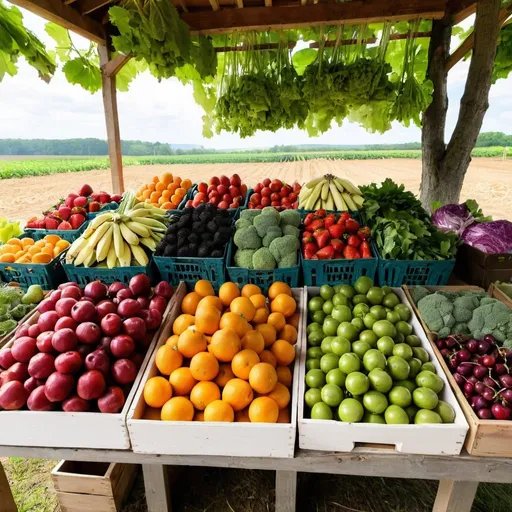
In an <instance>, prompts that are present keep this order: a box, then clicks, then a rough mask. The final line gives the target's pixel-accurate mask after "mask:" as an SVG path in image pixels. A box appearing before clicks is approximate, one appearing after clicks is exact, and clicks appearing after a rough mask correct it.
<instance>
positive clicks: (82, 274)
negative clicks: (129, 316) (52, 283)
mask: <svg viewBox="0 0 512 512" xmlns="http://www.w3.org/2000/svg"><path fill="white" fill-rule="evenodd" d="M62 266H63V268H64V272H65V273H66V276H67V280H68V281H73V282H75V283H78V284H79V285H80V286H85V285H86V284H87V283H90V282H91V281H96V280H99V281H102V282H104V283H105V284H111V283H113V282H114V281H121V282H122V283H125V284H128V283H129V282H130V279H131V278H132V277H134V276H136V275H138V274H146V275H148V276H149V277H150V278H151V281H152V282H155V277H156V274H155V271H154V270H153V268H152V264H151V262H149V264H148V265H146V266H145V267H144V266H134V267H119V268H102V267H75V266H74V265H73V264H69V263H63V265H62Z"/></svg>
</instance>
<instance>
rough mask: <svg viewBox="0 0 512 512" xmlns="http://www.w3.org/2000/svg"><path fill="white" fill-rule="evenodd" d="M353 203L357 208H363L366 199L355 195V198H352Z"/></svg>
mask: <svg viewBox="0 0 512 512" xmlns="http://www.w3.org/2000/svg"><path fill="white" fill-rule="evenodd" d="M352 201H354V203H355V204H356V205H357V206H359V207H362V206H363V203H364V197H362V196H359V195H354V196H352Z"/></svg>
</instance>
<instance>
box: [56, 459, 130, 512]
mask: <svg viewBox="0 0 512 512" xmlns="http://www.w3.org/2000/svg"><path fill="white" fill-rule="evenodd" d="M137 470H138V466H136V465H135V464H118V463H108V462H106V463H103V462H77V461H67V460H61V461H60V462H59V463H58V464H57V465H56V466H55V467H54V468H53V470H52V480H53V486H54V487H55V490H56V491H57V499H58V500H59V504H60V508H61V510H62V512H89V511H91V510H94V511H95V512H118V511H119V510H121V505H122V504H123V501H124V500H125V498H126V497H127V496H128V494H129V493H130V491H131V489H132V485H133V482H134V481H135V477H136V476H137Z"/></svg>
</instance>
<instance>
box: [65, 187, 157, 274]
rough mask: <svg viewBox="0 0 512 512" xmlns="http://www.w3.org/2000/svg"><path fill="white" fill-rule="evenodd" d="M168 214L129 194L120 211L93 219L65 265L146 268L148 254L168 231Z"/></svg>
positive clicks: (110, 212) (68, 254)
mask: <svg viewBox="0 0 512 512" xmlns="http://www.w3.org/2000/svg"><path fill="white" fill-rule="evenodd" d="M164 214H165V210H163V209H160V208H156V207H154V206H152V205H151V204H148V203H137V202H136V199H135V196H134V194H133V193H132V192H127V193H126V194H125V196H124V199H123V201H122V202H121V205H120V207H119V209H118V210H117V211H115V212H112V211H109V212H105V213H102V214H100V215H98V216H97V217H96V218H94V219H92V220H91V222H90V223H89V225H88V226H87V229H86V230H85V231H84V232H83V234H82V235H81V236H80V237H79V238H77V239H76V240H75V241H74V242H73V243H72V244H71V246H70V248H69V251H68V252H67V254H66V263H68V264H70V263H72V264H73V265H75V266H79V265H83V266H84V267H92V266H98V267H103V268H114V267H130V266H133V265H135V266H136V265H142V266H146V265H147V264H148V263H149V256H148V252H154V251H155V249H156V247H157V243H159V242H160V241H161V240H162V238H163V237H164V234H165V232H166V231H167V224H166V222H167V220H166V218H165V217H164Z"/></svg>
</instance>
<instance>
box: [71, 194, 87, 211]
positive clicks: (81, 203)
mask: <svg viewBox="0 0 512 512" xmlns="http://www.w3.org/2000/svg"><path fill="white" fill-rule="evenodd" d="M86 204H87V197H85V196H79V197H77V198H76V199H75V200H74V201H73V206H81V207H82V208H83V207H84V206H85V205H86Z"/></svg>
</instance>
